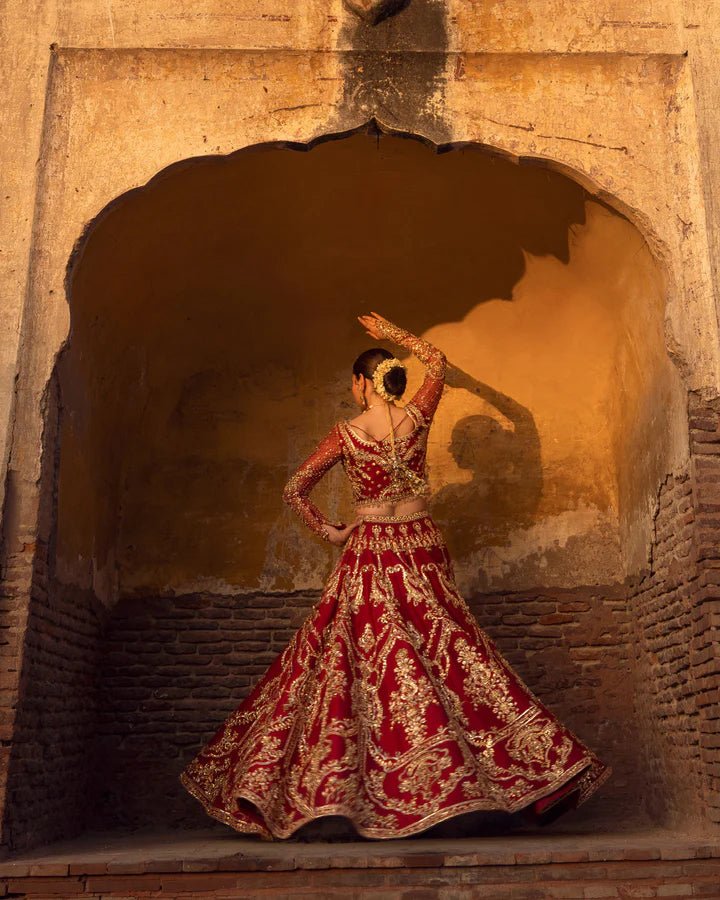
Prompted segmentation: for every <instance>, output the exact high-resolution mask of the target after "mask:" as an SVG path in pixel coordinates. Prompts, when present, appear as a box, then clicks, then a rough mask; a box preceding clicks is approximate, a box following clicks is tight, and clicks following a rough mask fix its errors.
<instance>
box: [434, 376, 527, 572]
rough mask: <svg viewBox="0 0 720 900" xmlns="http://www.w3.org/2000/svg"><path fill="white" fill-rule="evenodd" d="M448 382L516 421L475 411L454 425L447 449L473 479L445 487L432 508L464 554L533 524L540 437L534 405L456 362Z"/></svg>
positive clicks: (454, 546) (458, 551) (459, 553)
mask: <svg viewBox="0 0 720 900" xmlns="http://www.w3.org/2000/svg"><path fill="white" fill-rule="evenodd" d="M446 382H447V384H448V385H449V386H450V387H452V388H462V389H464V390H466V391H469V392H470V393H471V394H474V395H475V396H477V397H479V398H481V399H482V400H484V401H485V402H486V403H487V404H489V405H491V406H492V407H493V408H494V409H495V410H497V412H498V413H500V415H501V416H502V417H504V419H505V420H506V421H507V422H508V423H509V424H510V425H511V426H512V427H507V426H506V425H505V424H504V423H502V422H500V421H499V420H498V419H497V418H496V417H495V416H492V415H486V414H476V415H469V416H464V417H463V418H461V419H459V420H458V421H457V422H456V423H455V426H454V427H453V430H452V437H451V440H450V444H449V446H448V449H449V451H450V454H451V455H452V457H453V459H454V460H455V463H456V464H457V466H458V467H459V468H460V469H462V470H464V471H467V472H469V473H470V479H469V480H468V481H464V482H461V483H454V484H448V485H445V486H444V487H442V488H441V489H440V490H439V491H438V492H437V493H436V494H435V495H434V497H433V500H432V509H433V517H434V518H436V519H437V522H438V523H439V524H440V526H441V527H442V528H443V530H444V531H445V532H446V534H447V537H448V543H449V544H450V545H451V549H452V550H453V553H454V555H455V556H458V557H465V556H468V555H470V554H472V553H473V552H475V551H477V550H478V549H479V548H481V547H483V546H488V545H496V544H500V543H503V542H504V541H505V540H506V539H507V537H508V536H509V534H510V533H511V532H512V531H514V530H515V529H517V528H523V527H528V526H530V525H532V524H533V522H534V520H535V511H536V509H537V507H538V504H539V502H540V496H541V494H542V486H543V475H542V465H541V460H540V438H539V435H538V430H537V427H536V425H535V420H534V418H533V415H532V413H531V412H530V410H529V409H527V407H525V406H523V405H522V404H521V403H518V402H517V400H513V399H512V397H508V396H507V394H503V393H502V392H501V391H498V390H496V389H495V388H493V387H491V386H490V385H488V384H485V383H484V382H482V381H479V380H478V379H476V378H474V377H473V376H472V375H469V374H468V373H467V372H465V371H463V370H462V369H459V368H458V367H457V366H454V365H448V372H447V378H446Z"/></svg>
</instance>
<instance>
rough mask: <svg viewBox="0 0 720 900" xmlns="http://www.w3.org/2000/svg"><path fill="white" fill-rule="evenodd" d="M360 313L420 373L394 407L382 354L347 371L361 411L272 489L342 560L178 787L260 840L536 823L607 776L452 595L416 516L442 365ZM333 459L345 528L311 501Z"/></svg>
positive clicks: (435, 547)
mask: <svg viewBox="0 0 720 900" xmlns="http://www.w3.org/2000/svg"><path fill="white" fill-rule="evenodd" d="M358 319H359V321H360V323H361V324H362V325H363V326H364V328H365V330H366V332H367V333H368V334H370V335H371V336H372V337H374V338H378V339H382V338H384V339H389V340H391V341H393V342H395V343H396V344H398V345H399V346H401V347H404V348H406V349H407V350H410V351H411V352H412V353H414V355H415V356H416V357H417V358H418V359H419V360H420V361H421V362H422V363H423V364H424V365H425V367H426V373H425V378H424V380H423V382H422V385H421V386H420V388H419V389H418V390H417V392H416V393H415V394H414V396H413V397H412V399H410V400H409V401H408V402H407V403H405V404H404V406H402V408H399V407H397V406H396V404H395V402H394V401H395V399H397V398H398V397H400V395H401V394H402V393H403V391H404V389H405V375H406V373H405V367H404V366H403V364H402V363H401V362H400V361H399V360H397V359H396V358H395V357H393V356H392V354H390V353H389V352H388V351H387V350H385V349H383V348H378V347H375V348H372V349H370V350H367V351H365V353H363V354H361V355H360V356H359V357H358V359H357V360H356V362H355V365H354V367H353V383H352V391H353V395H354V397H355V400H356V402H357V404H358V406H360V407H362V408H363V410H364V412H362V413H361V414H360V415H359V416H358V417H357V418H356V419H354V420H352V422H351V421H349V420H342V421H339V422H337V423H336V424H335V425H334V426H333V427H332V428H331V429H330V431H329V432H328V433H327V434H326V435H325V436H324V437H323V438H322V440H321V441H320V443H319V444H318V445H317V447H316V449H315V451H314V452H313V453H312V454H311V455H310V456H309V457H308V458H307V459H306V460H305V461H304V462H303V463H302V465H300V466H299V468H298V469H297V470H296V471H295V472H294V473H293V474H292V476H291V477H290V479H289V481H288V482H287V485H286V487H285V490H284V493H283V499H284V500H285V502H286V503H288V504H289V505H290V506H291V507H292V508H293V509H294V510H295V512H296V513H297V514H298V515H299V516H300V517H301V518H302V519H303V521H304V522H305V523H306V524H307V525H308V527H309V528H310V529H311V530H312V531H313V532H315V534H316V535H318V536H319V537H320V538H322V539H323V540H325V541H329V542H330V543H332V544H336V545H338V546H341V547H342V548H343V550H342V553H341V555H340V556H339V558H338V560H337V563H336V564H335V566H334V568H333V570H332V572H331V573H330V576H329V578H328V579H327V582H326V584H325V587H324V589H323V592H322V595H321V597H320V599H319V600H318V602H317V604H316V605H315V606H314V607H313V609H312V611H311V612H310V614H309V616H308V618H307V619H306V621H305V623H304V624H303V625H302V627H301V628H300V629H299V630H298V631H297V632H296V634H295V635H294V637H293V638H292V640H291V641H290V643H289V644H288V645H287V647H286V648H285V649H284V651H283V652H282V653H281V654H280V655H279V656H278V657H277V658H276V659H275V661H274V662H273V663H272V664H271V665H270V667H269V669H268V670H267V671H266V672H265V674H264V675H263V676H262V677H261V679H260V680H259V682H258V683H257V684H256V685H255V687H254V688H253V690H252V691H251V693H250V694H249V695H248V697H247V698H246V699H245V700H244V701H243V702H242V703H241V704H240V706H239V707H238V708H237V710H236V711H235V712H234V713H232V715H230V716H229V717H228V718H227V720H226V721H225V722H224V723H223V724H222V725H221V727H220V728H219V730H218V731H217V732H216V734H215V735H214V736H213V737H212V738H211V740H210V741H209V742H208V743H207V744H206V745H205V746H204V747H203V748H202V749H201V750H200V752H199V753H198V754H197V756H196V757H195V758H194V759H193V760H192V761H191V762H190V763H189V764H188V765H187V767H186V768H185V770H184V771H183V772H182V774H181V775H180V780H181V782H182V784H183V785H184V787H185V788H186V789H187V790H188V791H189V792H190V793H191V794H192V795H193V796H194V797H196V798H197V799H198V800H199V801H200V802H201V803H202V804H203V806H204V808H205V810H206V812H207V813H208V814H209V815H211V816H213V817H214V818H216V819H219V820H220V821H221V822H224V823H225V824H227V825H230V826H231V827H232V828H235V829H237V830H238V831H241V832H253V833H256V834H259V835H261V836H263V837H265V838H287V837H289V836H290V835H291V834H293V832H295V831H296V830H297V829H299V828H300V827H301V826H303V825H304V824H306V823H307V822H310V821H312V820H314V819H318V818H320V817H324V816H342V817H345V818H346V819H349V820H350V821H351V822H352V824H353V825H354V827H355V829H356V830H357V832H359V833H360V834H361V835H364V836H366V837H370V838H399V837H404V836H407V835H410V834H414V833H416V832H419V831H423V830H425V829H427V828H429V827H430V826H432V825H435V824H436V823H438V822H441V821H444V820H446V819H449V818H451V817H453V816H458V815H460V814H462V813H469V812H472V811H478V810H493V811H504V812H506V813H514V812H517V811H523V813H524V816H525V817H527V818H529V819H530V820H531V821H538V822H542V821H544V820H546V819H548V818H550V816H552V815H553V814H550V815H548V810H550V809H551V808H553V807H554V808H555V811H554V814H555V815H557V812H558V810H563V811H564V810H565V809H570V808H575V807H577V806H578V805H579V804H580V803H583V802H584V801H585V800H587V798H588V797H589V796H590V795H591V794H592V793H594V791H595V790H596V789H597V788H598V787H599V786H600V784H601V783H602V782H603V781H605V779H606V778H607V777H608V776H609V775H610V772H611V769H610V767H609V766H607V765H604V764H603V763H602V762H601V761H600V760H599V759H598V758H597V757H596V756H595V755H594V754H593V752H592V751H591V750H590V749H589V748H588V747H586V746H585V745H584V744H583V743H582V742H581V741H580V740H579V739H578V738H577V737H575V735H574V734H573V733H572V732H571V731H569V730H568V729H567V728H566V727H564V726H563V725H562V724H561V723H560V722H559V721H558V720H557V719H556V718H555V716H554V715H553V714H552V713H551V712H550V711H549V710H548V709H547V707H545V706H544V705H543V704H542V703H541V702H540V700H539V699H538V698H537V697H536V696H535V695H534V694H533V693H532V692H531V691H530V689H529V688H528V687H527V686H526V685H525V684H524V682H523V681H522V680H521V678H520V677H519V676H518V675H517V674H516V673H515V671H514V670H513V669H512V668H511V667H510V665H509V663H508V662H507V661H506V660H505V659H504V658H503V656H502V655H501V654H500V652H499V651H498V649H497V647H496V646H495V644H494V643H493V641H492V640H491V639H490V637H489V636H488V635H487V634H486V633H485V631H483V630H482V629H481V628H480V627H479V626H478V624H477V622H476V621H475V619H474V617H473V616H472V614H471V612H470V611H469V609H468V607H467V605H466V603H465V600H464V599H463V598H462V597H461V596H460V594H459V592H458V588H457V585H456V583H455V576H454V572H453V565H452V561H451V559H450V556H449V553H448V549H447V546H446V544H445V541H444V539H443V535H442V533H441V532H440V530H439V528H438V526H437V524H436V523H435V522H434V521H433V519H432V517H431V516H430V513H429V512H428V509H427V506H426V497H427V495H428V493H429V489H428V483H427V477H426V450H427V438H428V430H429V428H430V425H431V422H432V419H433V415H434V413H435V410H436V408H437V405H438V403H439V401H440V398H441V396H442V392H443V386H444V379H445V369H446V359H445V355H444V354H443V353H442V351H441V350H439V349H438V348H436V347H434V346H433V345H432V344H430V343H429V342H428V341H425V340H424V339H422V338H419V337H417V336H415V335H413V334H411V333H410V332H408V331H405V330H404V329H402V328H400V327H399V326H397V325H395V324H393V323H392V322H389V321H388V320H387V319H384V318H383V317H382V316H379V315H378V314H377V313H373V314H372V315H370V316H359V317H358ZM384 426H385V427H384ZM336 463H341V465H342V466H343V468H344V470H345V473H346V474H347V476H348V478H349V480H350V484H351V487H352V491H353V497H354V501H355V505H356V512H357V517H356V518H355V520H354V521H353V522H352V523H350V524H349V525H345V524H344V523H338V524H335V525H333V524H332V523H330V522H329V521H328V520H327V519H326V518H325V516H323V514H322V513H321V512H320V510H319V509H318V508H317V506H315V505H314V504H313V503H312V501H311V500H309V499H308V494H309V493H310V491H311V489H312V488H313V486H314V485H315V484H316V483H317V482H318V481H319V479H320V478H321V477H322V476H323V475H324V474H325V473H326V472H327V471H328V470H329V469H330V468H332V466H334V465H335V464H336Z"/></svg>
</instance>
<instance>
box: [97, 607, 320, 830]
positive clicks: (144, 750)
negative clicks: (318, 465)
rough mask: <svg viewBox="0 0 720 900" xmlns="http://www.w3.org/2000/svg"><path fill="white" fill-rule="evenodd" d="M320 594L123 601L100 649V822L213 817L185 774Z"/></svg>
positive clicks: (198, 821)
mask: <svg viewBox="0 0 720 900" xmlns="http://www.w3.org/2000/svg"><path fill="white" fill-rule="evenodd" d="M316 597H317V595H316V594H290V595H271V596H263V595H259V594H249V595H243V596H236V597H226V596H217V595H189V596H182V597H154V598H149V597H139V598H134V599H130V598H127V599H125V600H121V601H120V603H119V604H118V605H117V606H116V607H115V609H114V611H113V613H112V617H111V619H110V621H109V623H108V628H107V632H106V634H105V638H104V641H103V644H102V652H101V660H102V661H101V685H102V688H101V696H100V706H99V716H98V736H97V744H96V753H97V756H96V764H95V772H96V779H97V781H96V784H97V794H96V797H97V800H96V807H95V822H96V824H98V825H102V826H103V827H110V826H112V825H113V824H116V825H132V826H134V825H141V824H142V825H144V824H161V825H165V826H178V825H189V826H192V825H207V824H209V820H208V819H207V817H206V816H205V814H204V812H203V811H202V809H201V808H200V806H199V804H198V803H197V801H195V800H193V799H192V798H190V797H189V795H188V794H187V792H186V791H185V790H184V788H182V786H181V785H180V784H179V782H178V775H179V774H180V771H181V770H182V769H183V768H184V766H185V765H186V764H187V763H188V762H189V761H190V759H191V758H192V756H194V754H195V753H196V752H197V751H198V750H199V749H200V746H201V744H202V743H203V742H204V741H205V740H207V739H208V738H209V737H210V735H211V734H212V733H213V732H214V731H215V730H216V728H218V727H219V725H220V724H221V723H222V722H223V721H224V719H225V718H226V717H227V716H228V715H229V714H230V713H231V712H232V711H233V710H234V709H235V707H236V706H237V705H238V704H239V703H240V701H241V700H242V698H243V697H244V696H245V695H246V694H247V693H248V691H249V689H250V686H251V684H253V683H254V682H255V681H256V680H257V679H258V677H259V676H260V675H262V673H263V672H264V671H265V669H266V668H267V667H268V665H269V664H270V663H271V662H272V660H273V658H274V657H275V655H276V654H277V653H279V652H280V651H281V650H282V649H283V647H284V646H285V644H286V643H287V641H288V640H289V639H290V637H291V636H292V634H293V632H294V631H295V630H296V628H297V627H298V626H299V625H300V624H301V622H302V620H303V619H304V618H305V616H306V614H307V612H308V610H309V608H310V606H311V605H312V604H313V603H314V602H315V600H316Z"/></svg>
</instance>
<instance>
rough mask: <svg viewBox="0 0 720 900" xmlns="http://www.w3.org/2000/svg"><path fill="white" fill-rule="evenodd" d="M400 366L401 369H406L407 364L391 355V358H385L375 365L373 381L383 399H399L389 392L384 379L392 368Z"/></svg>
mask: <svg viewBox="0 0 720 900" xmlns="http://www.w3.org/2000/svg"><path fill="white" fill-rule="evenodd" d="M397 366H399V367H400V368H401V369H404V368H405V366H404V364H403V363H402V362H400V360H399V359H396V358H395V357H394V356H391V357H390V359H384V360H383V361H382V362H381V363H378V364H377V366H376V367H375V371H374V372H373V377H372V382H373V387H374V388H375V390H376V391H377V393H378V394H379V395H380V396H381V397H382V398H383V400H397V397H395V396H393V395H392V394H390V393H388V392H387V390H386V389H385V385H384V384H383V379H384V378H385V375H386V374H387V373H388V372H389V371H390V369H394V368H396V367H397Z"/></svg>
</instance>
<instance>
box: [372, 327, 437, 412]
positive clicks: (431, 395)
mask: <svg viewBox="0 0 720 900" xmlns="http://www.w3.org/2000/svg"><path fill="white" fill-rule="evenodd" d="M358 319H359V320H360V322H361V323H362V325H363V326H364V327H365V329H366V330H367V332H368V334H370V335H371V336H372V337H376V338H386V339H387V340H389V341H393V343H395V344H399V345H400V346H401V347H405V349H406V350H409V351H410V352H411V353H412V354H413V355H414V356H416V357H417V358H418V359H419V360H420V362H421V363H422V364H423V365H424V366H425V369H426V372H425V378H424V379H423V382H422V384H421V385H420V387H419V388H418V389H417V391H415V393H414V395H413V396H412V398H411V400H410V402H411V403H412V404H413V406H415V407H416V408H417V409H418V410H419V411H420V413H421V414H422V416H423V417H424V419H425V424H426V425H429V424H430V421H431V420H432V417H433V416H434V415H435V410H436V409H437V405H438V403H439V402H440V397H442V392H443V387H444V385H445V373H446V371H447V358H446V356H445V354H444V353H443V351H442V350H440V348H439V347H436V346H435V345H434V344H431V343H430V341H426V340H425V339H424V338H421V337H418V336H417V335H416V334H412V332H410V331H406V330H405V329H404V328H401V327H400V326H399V325H396V324H395V323H394V322H390V321H389V320H388V319H385V318H383V317H382V316H381V315H380V314H379V313H376V312H373V313H372V314H371V315H369V316H358Z"/></svg>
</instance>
